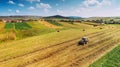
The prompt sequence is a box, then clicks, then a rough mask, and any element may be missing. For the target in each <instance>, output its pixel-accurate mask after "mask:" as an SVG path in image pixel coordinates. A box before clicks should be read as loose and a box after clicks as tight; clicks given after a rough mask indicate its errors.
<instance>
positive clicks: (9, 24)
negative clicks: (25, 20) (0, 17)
mask: <svg viewBox="0 0 120 67" xmlns="http://www.w3.org/2000/svg"><path fill="white" fill-rule="evenodd" d="M4 28H5V29H13V28H14V24H13V23H6V24H5V27H4Z"/></svg>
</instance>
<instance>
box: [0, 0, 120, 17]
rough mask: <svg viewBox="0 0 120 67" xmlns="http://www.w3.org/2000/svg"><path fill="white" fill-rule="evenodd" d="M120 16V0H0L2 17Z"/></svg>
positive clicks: (0, 14)
mask: <svg viewBox="0 0 120 67" xmlns="http://www.w3.org/2000/svg"><path fill="white" fill-rule="evenodd" d="M11 15H32V16H51V15H63V16H80V17H96V16H97V17H112V16H120V0H0V16H11Z"/></svg>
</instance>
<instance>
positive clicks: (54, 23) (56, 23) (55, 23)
mask: <svg viewBox="0 0 120 67" xmlns="http://www.w3.org/2000/svg"><path fill="white" fill-rule="evenodd" d="M47 22H49V23H51V24H53V25H56V26H63V25H62V24H60V23H58V22H56V21H51V20H48V21H47Z"/></svg>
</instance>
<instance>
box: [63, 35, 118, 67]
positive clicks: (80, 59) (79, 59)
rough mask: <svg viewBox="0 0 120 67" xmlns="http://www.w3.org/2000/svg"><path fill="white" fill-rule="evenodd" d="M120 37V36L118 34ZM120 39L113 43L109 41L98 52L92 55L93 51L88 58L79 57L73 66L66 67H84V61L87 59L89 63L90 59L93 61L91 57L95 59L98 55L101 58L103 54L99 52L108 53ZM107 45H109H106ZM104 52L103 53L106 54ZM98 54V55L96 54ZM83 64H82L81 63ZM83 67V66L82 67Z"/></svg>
mask: <svg viewBox="0 0 120 67" xmlns="http://www.w3.org/2000/svg"><path fill="white" fill-rule="evenodd" d="M118 35H119V34H118ZM119 39H120V37H118V38H117V39H116V40H115V41H112V40H111V42H110V41H108V42H106V43H105V44H104V45H103V46H101V47H100V48H98V50H95V52H93V53H92V51H91V54H88V55H86V56H83V57H82V58H81V56H80V57H79V56H78V57H77V58H76V60H77V61H76V62H73V63H72V64H70V65H68V66H64V67H76V66H79V65H82V64H83V63H82V62H83V61H84V60H85V59H87V60H86V62H88V61H89V59H91V57H92V58H93V57H94V58H95V56H96V55H97V56H99V55H100V54H102V52H99V51H102V50H104V51H107V50H108V49H109V48H111V47H113V46H115V45H116V44H117V43H118V42H119V41H120V40H119ZM106 44H107V45H106ZM104 51H103V52H104ZM96 53H97V54H96ZM80 62H81V63H80ZM86 62H84V64H86ZM79 67H80V66H79ZM81 67H82V66H81Z"/></svg>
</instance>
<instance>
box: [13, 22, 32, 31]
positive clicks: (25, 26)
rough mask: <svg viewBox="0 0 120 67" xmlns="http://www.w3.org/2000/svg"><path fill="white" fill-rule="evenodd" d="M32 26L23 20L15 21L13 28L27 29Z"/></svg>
mask: <svg viewBox="0 0 120 67" xmlns="http://www.w3.org/2000/svg"><path fill="white" fill-rule="evenodd" d="M31 28H32V27H31V26H30V25H28V24H27V23H25V22H23V23H15V29H16V30H29V29H31Z"/></svg>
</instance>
